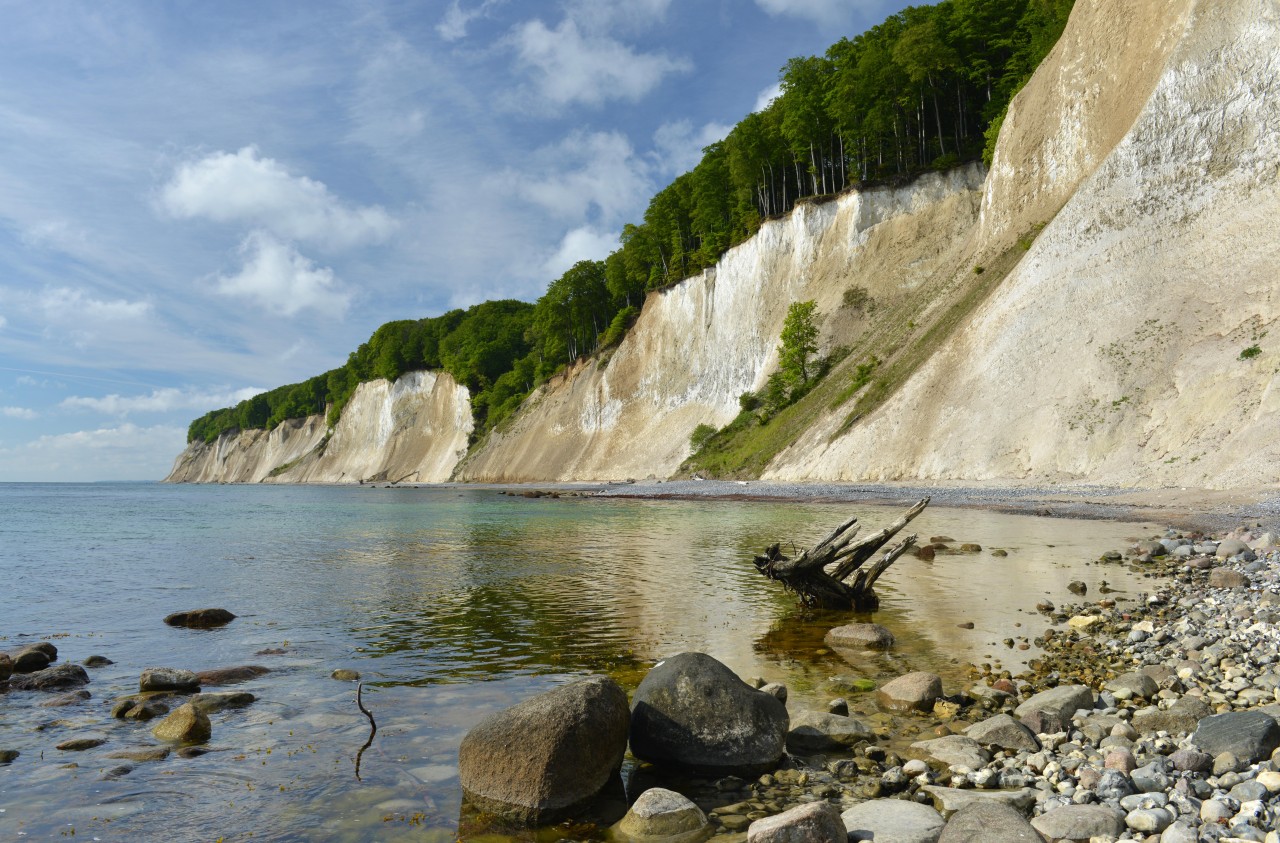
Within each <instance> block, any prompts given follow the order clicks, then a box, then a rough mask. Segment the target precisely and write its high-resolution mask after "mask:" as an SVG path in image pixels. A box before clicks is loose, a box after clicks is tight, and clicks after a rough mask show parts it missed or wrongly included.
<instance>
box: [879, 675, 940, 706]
mask: <svg viewBox="0 0 1280 843" xmlns="http://www.w3.org/2000/svg"><path fill="white" fill-rule="evenodd" d="M940 696H942V677H940V676H937V675H936V674H933V673H925V672H924V671H916V672H915V673H907V674H904V675H902V676H899V677H898V678H897V679H894V680H893V681H891V682H886V683H885V684H884V685H882V686H881V687H880V690H878V691H876V702H878V703H880V705H881V706H882V707H884V708H887V709H889V710H891V711H930V710H932V708H933V704H934V703H935V702H937V700H938V697H940Z"/></svg>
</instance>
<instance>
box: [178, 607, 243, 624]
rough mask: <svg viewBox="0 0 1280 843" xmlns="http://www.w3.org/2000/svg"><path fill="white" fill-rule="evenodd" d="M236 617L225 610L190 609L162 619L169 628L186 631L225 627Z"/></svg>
mask: <svg viewBox="0 0 1280 843" xmlns="http://www.w3.org/2000/svg"><path fill="white" fill-rule="evenodd" d="M235 619H236V616H235V615H233V614H231V613H230V612H228V611H227V610H226V609H192V610H190V611H187V612H174V613H173V614H171V615H169V616H168V617H166V618H165V619H164V622H165V623H167V624H168V625H169V626H181V627H186V628H187V629H213V628H214V627H218V626H226V625H227V624H229V623H231V622H232V621H233V620H235Z"/></svg>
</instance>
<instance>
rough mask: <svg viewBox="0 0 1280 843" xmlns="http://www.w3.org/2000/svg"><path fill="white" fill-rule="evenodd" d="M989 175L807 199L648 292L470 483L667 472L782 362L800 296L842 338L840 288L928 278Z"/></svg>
mask: <svg viewBox="0 0 1280 843" xmlns="http://www.w3.org/2000/svg"><path fill="white" fill-rule="evenodd" d="M982 175H983V173H982V169H981V168H980V167H978V166H976V165H975V166H970V167H966V168H962V169H959V170H954V171H952V172H949V173H942V174H930V175H926V176H923V177H921V178H920V179H918V180H916V181H915V182H914V183H912V184H911V185H910V186H908V187H904V188H899V189H882V190H871V191H867V192H864V193H850V194H846V195H845V196H842V197H840V198H839V199H838V200H836V201H834V202H828V203H825V204H822V205H801V206H799V207H798V208H796V210H795V211H794V212H793V213H791V214H790V215H789V216H787V217H786V218H784V219H781V220H775V221H771V222H766V223H765V224H764V225H763V226H762V227H761V229H760V231H759V232H758V233H757V234H756V235H755V236H754V237H752V238H751V239H750V240H748V241H747V242H745V243H743V244H742V245H740V246H737V247H735V248H733V249H731V250H730V251H729V252H727V253H726V254H725V255H724V257H723V258H721V260H720V262H719V263H718V264H717V265H716V267H715V268H714V269H713V270H709V271H707V272H706V273H704V274H703V275H701V276H698V277H695V278H691V279H689V280H687V281H685V282H684V283H681V284H678V285H676V286H675V287H672V288H670V289H668V290H665V291H662V292H657V293H651V294H650V295H649V297H648V299H647V300H646V302H645V305H644V309H643V311H642V313H641V315H640V318H639V319H638V320H637V322H636V324H635V326H634V327H633V328H632V330H631V331H630V332H629V333H628V335H627V337H626V338H625V339H624V340H623V341H622V343H621V345H620V346H619V347H618V349H617V350H616V351H615V352H613V354H612V355H609V356H606V357H605V358H604V359H602V360H593V361H588V362H587V363H585V364H583V365H581V366H579V367H578V368H576V369H574V370H573V371H571V372H569V373H568V374H567V375H565V376H564V377H562V378H558V379H556V380H554V381H552V382H551V383H549V384H548V385H547V386H545V387H543V388H542V389H540V390H538V392H536V393H535V394H534V396H532V397H531V399H530V400H529V401H528V402H527V403H526V405H525V409H524V410H523V411H522V412H521V413H520V415H519V417H518V418H517V419H516V420H515V422H514V423H513V424H511V425H510V426H509V427H508V428H507V429H504V430H503V431H500V432H497V433H495V434H493V435H491V436H490V437H489V439H488V441H487V442H486V443H485V446H484V447H483V448H481V449H480V450H479V451H478V452H476V453H474V454H472V455H471V456H470V457H469V458H468V459H467V460H466V461H465V463H464V464H463V465H462V466H461V467H460V472H459V476H460V478H461V479H466V480H488V481H520V480H608V479H620V478H625V477H647V476H649V475H651V474H653V475H657V476H658V477H665V476H668V475H670V474H672V473H673V472H674V471H675V470H676V469H677V468H679V466H680V464H681V463H682V462H683V461H684V460H685V458H686V457H688V456H689V451H690V445H689V436H690V434H691V433H692V432H693V429H694V428H695V427H696V426H697V425H699V424H710V425H712V426H715V427H721V426H723V425H725V424H727V423H728V422H729V421H731V420H732V419H733V418H734V416H736V415H737V414H738V412H739V404H738V398H739V396H740V395H742V393H744V392H747V391H756V390H759V389H760V388H761V387H763V386H764V384H765V381H766V379H767V378H768V376H769V374H770V373H771V372H772V371H773V370H774V369H775V368H776V364H777V346H778V338H779V336H780V334H781V333H782V323H783V320H784V318H785V317H786V313H787V309H788V307H789V306H790V305H791V303H792V302H796V301H807V300H810V299H813V300H816V301H817V303H818V310H819V312H820V313H822V314H825V315H826V317H827V322H826V324H825V326H824V336H825V337H826V344H827V345H828V346H830V345H832V344H833V343H832V341H831V338H832V337H833V336H837V335H839V334H840V333H842V332H843V330H844V328H845V327H846V326H844V325H843V324H842V320H843V321H848V320H850V319H852V318H853V317H852V316H851V315H850V314H848V313H842V312H841V304H842V298H843V295H844V292H845V291H846V290H848V289H849V288H850V287H854V286H861V287H863V288H864V289H866V290H867V291H868V293H869V294H870V295H871V296H872V297H873V298H875V299H876V300H878V301H885V300H892V299H893V298H895V297H898V296H901V295H902V294H904V293H905V292H908V291H911V290H913V289H914V288H916V287H918V286H920V285H922V284H924V283H926V281H927V279H929V278H930V277H931V276H933V275H934V274H935V273H936V272H937V270H938V268H939V267H940V266H944V265H947V264H948V263H949V260H948V258H953V257H954V256H953V255H952V254H951V252H952V249H953V244H955V243H957V242H959V240H961V239H962V237H961V235H962V234H963V232H964V231H965V230H966V229H967V228H968V227H971V226H972V225H973V224H974V223H975V221H976V220H977V212H978V199H979V198H980V193H979V190H980V188H981V185H982Z"/></svg>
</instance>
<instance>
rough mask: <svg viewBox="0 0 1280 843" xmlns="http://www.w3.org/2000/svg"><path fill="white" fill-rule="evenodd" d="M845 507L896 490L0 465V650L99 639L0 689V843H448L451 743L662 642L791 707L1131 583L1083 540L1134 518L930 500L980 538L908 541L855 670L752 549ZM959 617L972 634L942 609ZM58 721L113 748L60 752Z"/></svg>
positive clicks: (654, 652)
mask: <svg viewBox="0 0 1280 843" xmlns="http://www.w3.org/2000/svg"><path fill="white" fill-rule="evenodd" d="M850 513H854V514H858V515H859V517H860V518H861V520H862V523H863V524H864V525H865V526H864V532H869V531H871V530H874V529H877V528H878V527H879V526H881V525H882V524H884V523H885V522H887V521H889V520H891V519H892V518H893V517H894V515H895V514H896V510H880V509H877V508H875V507H868V506H851V505H834V504H791V503H787V504H779V503H744V502H716V501H624V500H608V499H578V498H563V499H550V498H542V499H527V498H521V497H510V496H505V495H500V494H498V492H497V491H495V490H491V489H475V488H457V487H437V488H420V489H410V488H398V489H386V488H381V489H372V488H367V487H365V488H361V487H355V488H352V487H261V486H164V485H159V484H90V485H70V484H68V485H62V484H48V485H46V484H0V649H4V650H14V649H17V648H19V647H21V646H22V645H23V644H25V643H28V642H34V641H37V640H42V639H47V640H51V641H53V642H54V643H55V644H56V645H57V647H58V648H59V651H60V660H61V661H73V662H79V661H82V660H84V659H85V658H86V657H88V656H90V655H103V656H106V657H108V658H110V659H111V660H112V661H114V664H113V665H111V666H108V667H104V668H98V669H95V670H91V671H90V675H91V678H92V682H91V684H90V686H89V690H90V691H91V692H92V694H93V697H92V699H90V700H88V701H85V702H83V703H80V704H77V705H73V706H68V707H64V708H48V707H42V706H41V705H40V703H42V702H45V701H47V700H48V699H49V697H50V695H44V694H35V693H29V692H17V691H13V692H9V693H7V694H3V693H0V750H5V749H10V750H18V751H19V752H20V753H21V755H20V756H19V757H18V759H17V760H16V761H14V762H13V763H11V764H9V765H2V766H0V840H13V839H39V840H44V839H65V838H67V837H70V836H71V832H72V831H74V835H75V838H76V839H82V840H95V839H101V840H157V841H159V840H163V841H185V840H216V839H219V838H222V839H225V840H248V839H253V840H270V841H294V840H353V841H355V840H361V841H364V840H379V841H381V840H401V839H404V840H409V839H412V840H423V839H428V840H430V839H440V840H447V839H453V838H454V837H455V836H456V835H458V834H459V828H460V820H459V817H460V811H461V792H460V789H459V785H458V779H457V769H456V759H457V747H458V744H459V742H460V741H461V739H462V736H463V735H464V734H465V733H466V731H467V729H468V728H469V727H471V726H472V725H474V724H475V723H476V722H477V721H478V720H479V719H481V718H482V717H483V716H485V715H486V714H488V713H490V712H492V711H496V710H498V709H500V708H503V707H505V706H507V705H510V704H512V703H514V702H516V701H518V700H520V699H523V698H525V697H527V696H529V695H531V694H533V693H536V692H538V691H541V690H545V689H547V688H550V687H553V686H555V685H557V684H560V683H563V682H564V681H567V680H568V679H571V678H574V677H577V676H581V675H586V674H590V673H599V672H603V673H608V674H610V675H613V676H614V677H616V678H617V679H618V680H619V681H620V682H622V683H623V685H624V686H625V687H627V688H628V690H630V689H631V688H633V687H634V686H635V684H636V683H638V682H639V680H640V678H642V677H643V674H644V671H645V669H647V667H649V666H651V665H652V664H653V663H654V662H655V661H657V660H659V659H661V658H663V657H664V656H667V655H671V654H674V653H677V652H680V651H683V650H701V651H704V652H708V653H710V654H712V655H714V656H716V657H717V658H719V659H720V660H721V661H724V662H725V663H727V664H728V665H729V666H730V667H732V668H733V669H734V670H736V671H737V672H738V673H739V674H740V675H742V676H743V677H753V676H762V677H764V678H766V679H769V680H770V681H774V680H777V681H783V682H786V683H787V684H788V685H789V686H790V687H791V689H792V700H791V702H790V703H789V705H790V707H791V708H792V709H793V710H796V709H797V708H798V707H815V708H822V707H824V706H825V702H826V700H828V699H830V698H831V697H833V696H836V695H837V694H836V693H835V692H833V691H832V690H831V689H830V687H829V686H828V685H827V682H828V680H829V679H830V678H831V677H833V676H837V675H842V676H859V677H870V678H872V679H884V678H886V677H888V676H892V675H895V674H897V673H901V672H904V671H906V670H913V669H928V670H933V671H935V672H938V673H940V674H942V675H943V677H944V678H945V679H946V680H947V690H948V691H949V692H950V691H952V690H961V689H962V688H963V680H964V676H965V670H964V663H965V662H981V661H993V662H994V661H996V660H1002V663H1003V664H1004V665H1005V666H1008V667H1013V668H1015V669H1016V668H1017V666H1018V665H1019V659H1020V658H1024V659H1025V658H1026V657H1027V656H1028V655H1033V654H1034V650H1032V651H1025V652H1024V651H1018V650H1014V649H1008V648H1006V647H1005V645H1004V644H1002V643H1000V642H1001V640H1002V639H1004V638H1006V637H1010V636H1013V637H1017V636H1019V635H1026V636H1028V637H1034V636H1035V635H1038V634H1039V632H1040V631H1041V630H1042V629H1043V627H1044V622H1043V620H1041V619H1040V618H1039V616H1037V615H1035V613H1034V612H1033V611H1030V610H1031V609H1032V607H1033V606H1034V604H1035V602H1036V601H1037V600H1039V599H1041V598H1042V597H1043V596H1045V595H1048V596H1049V598H1050V599H1052V600H1055V601H1056V602H1061V601H1063V600H1068V599H1071V596H1070V595H1069V594H1068V593H1067V591H1066V585H1067V583H1068V582H1070V581H1071V580H1074V579H1082V580H1085V581H1086V582H1087V583H1089V585H1090V594H1091V595H1094V594H1097V593H1098V589H1099V588H1100V587H1101V586H1102V582H1103V579H1104V578H1106V579H1108V580H1109V587H1110V588H1114V589H1118V592H1119V593H1118V594H1116V595H1115V596H1117V597H1121V598H1124V597H1136V596H1137V595H1138V593H1139V592H1140V591H1141V590H1142V589H1143V588H1144V585H1143V584H1144V580H1142V579H1141V578H1140V577H1139V576H1137V575H1136V574H1132V573H1128V572H1125V571H1123V570H1122V569H1119V568H1117V567H1115V566H1109V567H1105V568H1103V567H1100V566H1091V565H1089V564H1087V563H1089V561H1090V560H1092V559H1096V558H1097V556H1098V554H1099V553H1100V552H1101V551H1103V550H1107V549H1110V548H1113V547H1120V546H1122V544H1123V543H1124V541H1125V540H1126V539H1127V538H1133V537H1135V536H1139V535H1144V534H1147V533H1150V532H1151V531H1152V529H1153V528H1152V527H1151V526H1150V525H1133V524H1116V523H1106V522H1080V521H1067V520H1052V519H1041V518H1031V517H1026V516H1010V515H999V514H994V513H989V512H979V511H972V510H945V509H930V510H928V511H926V512H925V514H924V515H922V516H921V517H920V518H918V519H917V520H916V522H914V524H913V525H912V526H911V528H909V529H911V530H914V531H915V532H918V533H919V534H920V535H921V537H922V540H927V539H928V538H929V537H930V536H931V535H937V534H945V535H947V536H950V537H952V538H954V539H956V540H957V541H958V542H977V543H979V544H981V545H982V546H983V547H984V551H983V552H982V553H979V554H972V555H963V556H961V555H957V556H939V557H938V559H937V560H936V561H934V562H928V563H926V562H921V561H919V560H916V559H914V558H911V557H907V558H904V559H902V560H900V561H899V562H898V563H897V564H896V565H895V566H894V567H893V568H892V569H890V571H889V573H888V574H886V575H885V577H884V578H883V579H882V580H881V581H880V587H879V589H878V590H879V592H880V595H881V599H882V608H881V610H880V611H879V612H877V613H876V614H875V620H876V621H877V622H878V623H883V624H885V625H887V626H889V627H890V628H891V629H893V630H894V632H895V634H897V636H898V638H899V647H898V649H897V651H896V652H895V653H893V654H892V655H888V656H879V657H874V658H868V660H867V661H866V662H865V663H858V664H850V663H847V662H844V661H842V660H841V659H840V658H839V657H838V656H836V655H834V654H830V653H826V652H818V651H819V650H820V649H821V647H822V635H823V633H824V632H825V631H826V630H827V629H829V628H830V627H832V626H835V625H837V624H838V623H842V622H848V620H849V617H848V616H840V615H831V614H827V615H813V614H807V615H806V614H803V613H801V612H800V611H799V610H798V608H797V606H796V604H795V602H794V600H793V598H791V597H790V596H789V595H787V594H785V593H783V592H782V590H781V589H780V587H778V586H776V584H774V583H770V582H768V581H766V580H764V579H763V578H762V577H760V576H759V574H757V573H756V571H755V569H754V568H753V567H752V565H751V561H750V560H751V557H752V555H753V554H754V553H756V552H758V551H760V550H761V549H762V548H763V547H764V546H766V545H767V544H770V543H772V542H774V541H779V540H782V541H784V542H786V541H795V543H796V544H797V545H799V546H802V547H803V546H808V545H811V544H812V543H813V542H814V541H815V540H817V539H819V538H821V537H822V536H823V535H825V534H826V532H827V531H828V530H830V529H831V528H832V527H834V526H835V525H836V524H837V523H839V522H840V521H841V520H843V519H844V518H846V517H848V515H849V514H850ZM994 548H1005V549H1007V550H1008V552H1009V556H1008V557H1007V558H996V557H992V556H991V555H990V553H989V551H990V550H991V549H994ZM208 606H218V607H224V608H227V609H230V610H231V611H232V612H234V613H235V614H236V615H238V616H239V617H238V619H237V620H235V621H234V622H232V623H231V624H230V625H229V626H227V627H225V628H222V629H219V630H212V631H194V630H182V629H173V628H170V627H167V626H165V625H164V623H163V622H162V619H163V618H164V616H165V615H167V614H169V613H171V612H174V611H178V610H182V609H194V608H202V607H208ZM966 621H973V622H974V623H975V629H973V630H965V629H959V628H957V624H959V623H962V622H966ZM1015 624H1020V625H1021V628H1019V627H1017V626H1015ZM277 649H278V650H283V651H284V653H283V654H270V655H259V653H260V651H263V650H277ZM245 664H258V665H263V666H266V667H269V668H270V669H271V672H270V673H268V674H266V675H264V676H261V677H259V678H257V679H255V680H253V681H251V682H249V683H246V684H244V685H241V686H237V689H242V690H247V691H250V692H252V693H254V694H255V695H256V696H257V697H258V701H257V702H255V703H254V704H252V705H251V706H249V707H248V708H245V709H242V710H239V711H227V712H220V713H217V714H214V715H213V716H212V720H213V739H212V741H211V742H210V746H211V747H212V748H213V749H214V750H216V751H214V752H210V753H209V754H206V755H204V756H202V757H199V758H192V759H186V758H180V757H178V756H176V755H171V756H170V757H169V758H168V759H166V760H164V761H160V762H150V763H142V764H136V765H132V764H130V763H129V762H126V761H121V760H112V759H108V758H107V757H106V756H107V754H108V753H110V752H112V751H115V750H121V749H137V748H145V747H152V746H155V745H156V741H155V739H154V738H153V737H152V736H151V734H150V728H149V727H150V725H154V724H139V723H125V722H122V721H117V720H113V719H112V718H111V717H110V713H109V712H110V709H111V705H112V703H113V702H114V701H115V700H117V699H118V698H120V697H122V696H125V695H127V694H129V693H132V692H135V691H136V690H137V681H138V675H139V674H140V673H141V671H142V670H143V669H144V668H146V667H152V666H167V667H179V668H187V669H192V670H197V671H199V670H206V669H210V668H217V667H229V666H235V665H245ZM337 668H349V669H354V670H357V671H359V672H360V674H361V675H362V676H363V679H364V681H365V683H366V684H365V689H364V701H365V704H366V706H367V707H368V708H370V709H371V710H372V711H373V712H374V715H375V717H376V718H377V721H378V727H379V728H378V733H377V736H376V739H375V740H374V742H373V744H372V746H371V747H370V748H369V749H368V750H367V751H366V752H364V754H363V756H362V757H361V758H360V767H359V770H358V774H357V768H356V759H357V752H358V751H359V749H360V747H361V745H362V744H363V743H364V742H365V739H366V738H367V736H368V722H367V721H366V720H365V718H364V717H363V715H361V714H360V712H359V710H358V709H357V708H356V705H355V687H354V684H353V683H350V682H340V681H337V680H334V679H332V678H330V674H331V673H332V672H333V670H335V669H337ZM207 690H225V689H207ZM859 707H862V708H865V703H855V708H859ZM74 737H100V738H104V739H106V743H105V744H103V745H102V746H100V747H98V748H96V749H92V750H88V751H83V752H64V751H59V750H56V749H54V746H55V744H58V743H60V742H62V741H65V740H68V739H70V738H74ZM127 766H132V767H133V769H131V770H128V769H121V768H122V767H127ZM462 829H463V832H464V833H465V834H468V835H469V834H472V831H471V826H470V825H468V823H467V822H466V821H464V822H463V823H462Z"/></svg>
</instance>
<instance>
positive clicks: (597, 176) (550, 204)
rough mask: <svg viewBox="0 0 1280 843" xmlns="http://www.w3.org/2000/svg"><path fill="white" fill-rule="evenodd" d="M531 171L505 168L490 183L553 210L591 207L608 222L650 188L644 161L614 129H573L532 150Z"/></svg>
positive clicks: (629, 211) (563, 212)
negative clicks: (519, 171) (585, 130)
mask: <svg viewBox="0 0 1280 843" xmlns="http://www.w3.org/2000/svg"><path fill="white" fill-rule="evenodd" d="M531 165H532V167H531V169H532V170H534V172H526V173H518V172H514V171H510V170H508V171H507V172H505V173H503V174H502V175H501V176H500V177H499V179H498V180H497V182H496V184H495V187H502V186H506V188H507V189H508V190H510V189H514V191H515V193H516V194H517V195H519V196H521V197H523V198H524V199H526V200H528V201H530V202H533V203H534V204H536V205H539V206H541V207H542V208H545V209H546V210H547V211H550V212H551V213H553V214H555V215H556V216H559V217H562V218H566V219H581V218H582V217H584V216H587V215H589V214H591V213H592V212H593V210H594V212H596V213H598V214H599V216H600V217H601V220H602V222H603V224H605V225H613V224H616V223H618V222H620V221H621V220H622V219H623V218H624V217H629V216H631V215H634V214H636V212H637V211H643V209H644V203H645V201H646V200H647V199H648V197H649V196H650V195H651V194H652V193H653V182H652V180H651V179H650V177H649V173H648V170H649V165H648V164H647V163H646V162H645V161H643V160H642V159H641V158H639V157H638V156H637V155H636V154H635V150H634V149H632V147H631V142H630V141H628V140H627V138H626V136H625V135H622V134H621V133H618V132H591V133H587V132H574V133H572V134H570V135H569V136H568V137H567V138H565V139H564V140H562V141H560V142H559V143H558V144H555V145H553V146H550V147H545V148H543V149H540V150H538V152H537V153H535V154H534V155H533V156H532V160H531Z"/></svg>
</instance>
